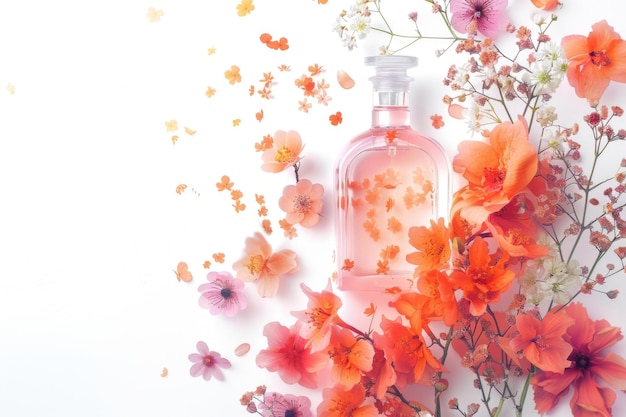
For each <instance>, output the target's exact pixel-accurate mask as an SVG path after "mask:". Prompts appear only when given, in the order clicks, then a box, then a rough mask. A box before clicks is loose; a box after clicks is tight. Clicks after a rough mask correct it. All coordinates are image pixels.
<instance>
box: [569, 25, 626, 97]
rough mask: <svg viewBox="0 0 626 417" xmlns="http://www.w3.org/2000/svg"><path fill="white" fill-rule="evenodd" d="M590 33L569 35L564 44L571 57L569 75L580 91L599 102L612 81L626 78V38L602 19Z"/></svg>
mask: <svg viewBox="0 0 626 417" xmlns="http://www.w3.org/2000/svg"><path fill="white" fill-rule="evenodd" d="M591 28H592V31H591V32H590V33H589V36H588V37H585V36H583V35H569V36H565V37H564V38H563V40H562V41H561V46H562V47H563V51H564V52H565V56H566V57H567V59H569V68H568V70H567V79H568V81H569V83H570V85H571V86H572V87H574V89H575V90H576V95H577V96H578V97H581V98H586V99H587V100H588V101H589V102H590V103H591V104H592V105H595V104H597V103H598V101H599V100H600V97H602V94H603V93H604V90H606V88H607V87H608V85H609V81H617V82H620V83H624V82H626V41H624V40H622V38H621V37H620V35H619V34H618V33H617V32H615V31H614V30H613V27H612V26H609V24H608V23H607V22H606V20H602V21H600V22H597V23H595V24H594V25H593V26H591Z"/></svg>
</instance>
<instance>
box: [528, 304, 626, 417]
mask: <svg viewBox="0 0 626 417" xmlns="http://www.w3.org/2000/svg"><path fill="white" fill-rule="evenodd" d="M565 312H566V313H567V315H568V316H570V317H571V318H572V319H573V320H574V325H573V326H571V327H569V328H568V329H567V332H566V333H565V336H564V339H565V340H566V341H567V342H568V343H569V344H570V345H571V346H572V349H573V350H572V353H571V354H570V355H569V357H568V359H569V360H570V361H571V364H570V366H569V367H568V368H567V369H565V372H564V373H562V374H560V373H556V372H540V373H538V374H537V375H535V376H534V377H533V378H532V380H531V383H532V384H533V387H534V390H535V407H536V409H537V411H539V412H540V413H542V414H543V413H545V412H547V411H548V410H550V409H552V408H553V407H554V406H555V405H556V404H557V403H558V401H559V399H560V398H561V397H562V396H563V395H565V394H566V393H567V392H568V391H569V388H570V386H573V387H574V395H573V396H572V399H571V400H570V407H571V409H572V413H573V415H574V417H591V416H602V417H611V416H612V414H611V407H612V406H613V403H614V402H615V398H616V394H615V392H613V391H612V390H611V389H609V388H606V387H603V386H601V385H600V384H599V383H598V382H599V380H603V381H604V382H605V383H607V384H608V385H609V386H611V387H612V388H614V389H616V390H622V391H623V390H626V360H624V359H623V358H622V357H620V356H618V355H617V354H615V353H613V352H608V353H604V351H605V350H606V349H607V348H609V347H610V346H613V345H614V344H615V343H617V342H618V341H619V340H621V339H622V338H623V336H622V333H621V330H620V329H619V328H617V327H613V326H611V325H610V324H609V323H608V322H607V321H606V320H597V321H594V320H591V319H590V318H589V316H588V315H587V310H586V309H585V307H583V305H582V304H580V303H573V304H570V305H568V306H567V307H566V308H565Z"/></svg>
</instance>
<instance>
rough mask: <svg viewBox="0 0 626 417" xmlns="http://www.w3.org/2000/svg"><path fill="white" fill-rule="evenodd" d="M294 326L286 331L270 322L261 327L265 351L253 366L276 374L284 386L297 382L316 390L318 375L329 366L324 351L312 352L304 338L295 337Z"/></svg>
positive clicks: (295, 327)
mask: <svg viewBox="0 0 626 417" xmlns="http://www.w3.org/2000/svg"><path fill="white" fill-rule="evenodd" d="M298 330H299V329H298V327H297V325H294V326H292V327H291V328H287V327H285V326H283V325H281V324H280V323H278V322H271V323H268V324H266V325H265V327H264V328H263V335H264V336H265V337H267V344H268V348H267V349H263V350H261V351H260V352H259V354H258V355H257V357H256V364H257V366H259V367H261V368H267V370H269V371H271V372H278V375H279V376H280V377H281V379H282V380H283V381H285V382H286V383H287V384H295V383H298V384H300V385H302V386H304V387H307V388H316V387H317V374H316V372H318V371H319V370H320V369H322V368H324V367H325V366H326V364H327V363H328V356H327V355H326V353H325V352H316V353H311V349H310V348H309V347H306V346H305V345H306V339H303V338H302V337H300V335H299V334H298V333H299V331H298Z"/></svg>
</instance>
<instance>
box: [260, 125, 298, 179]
mask: <svg viewBox="0 0 626 417" xmlns="http://www.w3.org/2000/svg"><path fill="white" fill-rule="evenodd" d="M303 148H304V146H303V145H302V139H301V138H300V134H299V133H298V132H296V131H295V130H290V131H288V132H284V131H282V130H279V131H277V132H276V133H275V134H274V143H273V144H272V147H271V148H270V149H267V150H265V151H263V155H262V158H263V165H262V166H261V169H262V170H263V171H266V172H281V171H284V170H285V169H287V168H288V167H290V166H293V165H295V164H296V163H298V161H300V159H301V157H300V153H301V152H302V149H303Z"/></svg>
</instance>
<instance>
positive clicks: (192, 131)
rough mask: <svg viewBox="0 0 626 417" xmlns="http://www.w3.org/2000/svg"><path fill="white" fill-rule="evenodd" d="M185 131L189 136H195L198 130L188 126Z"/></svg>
mask: <svg viewBox="0 0 626 417" xmlns="http://www.w3.org/2000/svg"><path fill="white" fill-rule="evenodd" d="M185 133H186V134H188V135H189V136H193V135H195V134H196V131H195V130H191V129H190V128H188V127H185Z"/></svg>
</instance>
